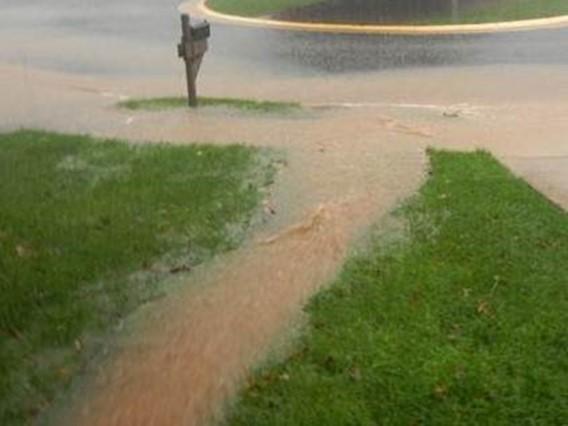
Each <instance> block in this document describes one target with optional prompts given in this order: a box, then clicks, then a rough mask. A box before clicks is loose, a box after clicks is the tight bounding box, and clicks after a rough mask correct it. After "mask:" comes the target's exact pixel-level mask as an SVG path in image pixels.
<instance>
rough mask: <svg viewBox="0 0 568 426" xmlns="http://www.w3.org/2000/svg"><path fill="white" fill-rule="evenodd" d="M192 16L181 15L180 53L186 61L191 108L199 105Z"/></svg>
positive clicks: (188, 95) (188, 97)
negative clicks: (194, 65) (193, 49)
mask: <svg viewBox="0 0 568 426" xmlns="http://www.w3.org/2000/svg"><path fill="white" fill-rule="evenodd" d="M189 24H190V18H189V15H186V14H183V15H181V32H182V38H181V49H180V53H183V59H184V61H185V76H186V80H187V101H188V105H189V106H190V107H191V108H195V107H197V89H196V87H195V80H196V77H197V75H196V74H197V73H194V72H193V70H194V67H193V52H192V39H191V38H192V36H191V29H190V26H189Z"/></svg>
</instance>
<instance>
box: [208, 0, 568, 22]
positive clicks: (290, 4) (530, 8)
mask: <svg viewBox="0 0 568 426" xmlns="http://www.w3.org/2000/svg"><path fill="white" fill-rule="evenodd" d="M368 1H376V2H383V3H384V2H395V1H401V0H368ZM402 1H404V0H402ZM445 1H448V2H449V1H450V0H445ZM320 2H322V0H208V1H207V5H208V6H209V7H211V8H212V9H213V10H217V11H219V12H224V13H228V14H235V15H241V16H263V15H271V14H275V13H278V12H282V11H284V10H286V9H290V8H294V7H302V6H309V5H312V4H316V3H320ZM460 2H462V3H463V4H465V3H466V2H467V1H466V0H460ZM354 7H355V6H354ZM461 12H462V13H461V16H460V17H459V20H458V21H457V22H455V21H453V20H452V16H451V14H450V15H449V16H439V17H435V18H432V19H431V20H429V21H424V22H422V21H421V22H420V24H422V25H424V24H449V23H482V22H499V21H515V20H521V19H531V18H543V17H550V16H557V15H567V14H568V1H566V0H498V1H495V2H485V4H481V5H479V6H476V7H472V8H469V9H466V8H463V7H462V8H461Z"/></svg>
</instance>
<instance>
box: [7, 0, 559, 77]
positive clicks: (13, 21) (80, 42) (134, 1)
mask: <svg viewBox="0 0 568 426" xmlns="http://www.w3.org/2000/svg"><path fill="white" fill-rule="evenodd" d="M177 6H178V1H177V0H123V1H120V2H117V1H113V0H98V1H96V2H95V1H91V2H86V1H85V0H42V1H39V0H31V1H28V2H25V3H23V2H21V1H19V0H0V12H1V13H0V62H8V63H12V64H14V63H16V64H23V65H26V66H34V67H40V68H44V69H51V70H58V71H64V72H71V73H81V74H97V75H99V74H108V75H121V76H128V75H166V74H169V73H171V72H172V70H174V69H177V68H176V67H178V62H177V58H176V57H175V44H176V42H177V39H178V37H179V24H178V19H179V17H178V11H177ZM212 31H213V35H212V39H211V47H212V49H211V52H212V53H211V54H210V55H209V58H212V59H211V60H212V61H214V62H213V63H214V64H215V63H216V62H215V61H217V64H218V66H228V64H236V65H239V66H240V67H241V68H242V69H251V68H254V69H262V70H265V71H268V72H271V73H274V74H275V75H282V74H284V75H313V74H323V75H325V74H337V73H344V72H367V71H376V70H383V69H397V68H413V67H415V68H421V67H436V66H464V65H465V66H469V65H495V64H496V65H501V64H502V65H510V64H527V65H538V64H568V29H556V30H539V31H524V32H514V33H501V34H491V35H452V36H428V37H423V36H392V35H384V36H377V35H374V36H366V35H341V34H315V33H303V32H286V31H279V30H264V29H258V28H243V27H238V26H232V25H218V24H214V25H213V29H212ZM209 58H208V60H209Z"/></svg>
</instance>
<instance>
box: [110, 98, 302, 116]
mask: <svg viewBox="0 0 568 426" xmlns="http://www.w3.org/2000/svg"><path fill="white" fill-rule="evenodd" d="M198 102H199V106H202V107H228V108H234V109H238V110H241V111H249V112H258V113H288V112H293V111H297V110H300V109H301V108H302V107H301V105H300V104H299V103H297V102H274V101H257V100H253V99H236V98H207V97H202V98H199V99H198ZM118 105H119V107H121V108H126V109H130V110H148V111H158V110H164V109H177V108H187V107H188V106H187V99H186V98H183V97H164V98H143V99H129V100H127V101H122V102H120V103H119V104H118Z"/></svg>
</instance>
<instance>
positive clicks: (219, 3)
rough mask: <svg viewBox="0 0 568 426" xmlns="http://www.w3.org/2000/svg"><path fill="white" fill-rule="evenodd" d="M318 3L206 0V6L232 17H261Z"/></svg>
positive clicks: (313, 0)
mask: <svg viewBox="0 0 568 426" xmlns="http://www.w3.org/2000/svg"><path fill="white" fill-rule="evenodd" d="M319 2H321V0H207V6H209V7H211V9H213V10H217V11H219V12H223V13H229V14H234V15H241V16H263V15H270V14H274V13H277V12H282V11H283V10H286V9H290V8H293V7H301V6H308V5H310V4H315V3H319Z"/></svg>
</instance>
